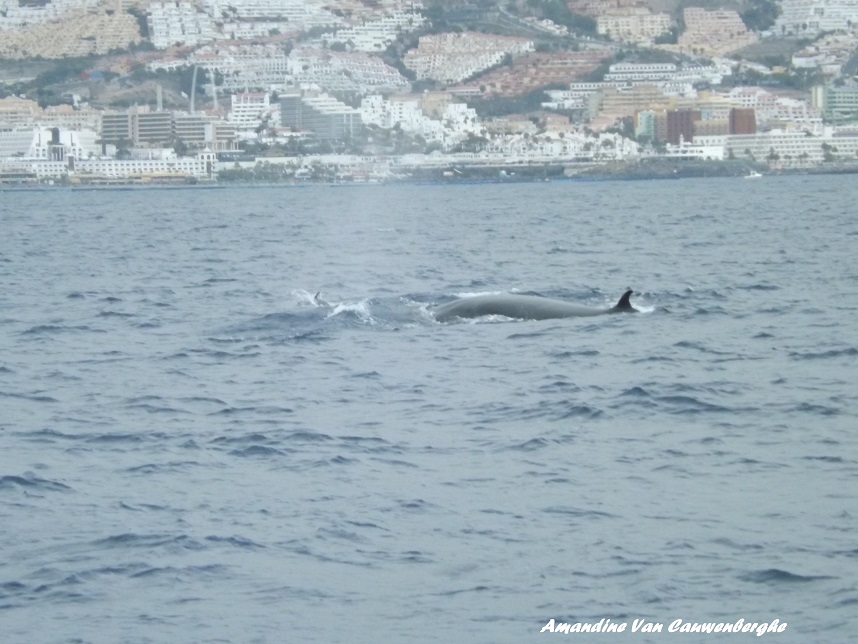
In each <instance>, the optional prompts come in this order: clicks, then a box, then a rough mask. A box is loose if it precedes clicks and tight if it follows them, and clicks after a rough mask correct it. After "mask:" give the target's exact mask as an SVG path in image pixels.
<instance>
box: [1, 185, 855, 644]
mask: <svg viewBox="0 0 858 644" xmlns="http://www.w3.org/2000/svg"><path fill="white" fill-rule="evenodd" d="M856 198H858V190H856V179H855V178H854V177H836V176H792V177H774V176H771V177H764V178H762V179H758V180H754V181H747V180H744V179H700V180H694V179H682V180H662V181H628V182H623V181H617V182H572V181H568V182H563V181H561V182H552V183H532V184H482V185H458V186H440V185H420V186H413V185H412V186H402V185H396V186H366V187H336V186H313V187H304V188H296V187H282V188H276V187H267V188H265V187H257V188H251V187H246V188H229V189H220V188H215V189H194V188H189V189H180V190H179V189H163V190H159V189H148V190H89V191H87V190H68V189H62V188H56V189H50V190H44V191H26V190H25V191H6V192H0V641H2V643H3V644H41V643H60V642H63V643H64V642H78V643H97V644H101V643H123V644H124V643H141V644H142V643H157V644H160V643H178V642H200V643H208V642H237V643H244V642H271V643H280V642H308V643H331V642H336V643H339V642H342V643H355V644H363V643H367V644H370V643H382V642H427V643H428V642H431V643H435V642H439V643H440V642H443V643H451V642H452V643H458V642H463V643H464V642H478V643H524V642H541V641H545V640H546V639H552V638H553V639H557V637H560V639H561V640H562V639H563V638H564V637H565V639H566V640H568V641H587V642H635V643H640V644H643V643H644V642H656V643H661V642H683V643H695V644H696V643H699V642H721V641H724V642H738V641H743V642H751V641H773V642H778V643H779V644H783V643H790V644H792V643H802V644H806V643H811V644H814V643H826V644H827V643H835V644H837V643H844V644H845V643H849V642H854V641H856V639H858V385H856V383H858V378H856V375H858V324H856V316H858V259H856V258H858V253H856V243H858V217H856V210H855V204H856ZM626 287H631V288H633V289H634V290H635V293H636V295H635V296H634V297H633V298H632V303H633V304H634V305H635V306H636V307H637V308H638V309H640V311H641V312H640V313H639V314H636V315H609V316H600V317H596V318H580V319H564V320H547V321H522V320H511V319H506V318H499V317H493V318H486V319H478V320H470V321H454V322H450V323H445V324H440V323H438V322H436V321H435V320H434V319H433V317H432V315H431V307H432V305H433V304H436V303H440V302H445V301H449V300H451V299H452V298H454V297H457V296H463V295H468V294H478V293H498V292H510V291H518V292H524V293H539V294H542V295H546V296H550V297H555V298H561V299H565V300H569V301H572V302H575V303H577V304H582V305H589V306H597V307H610V306H612V305H613V304H614V303H615V302H616V300H617V298H618V297H619V296H620V294H621V293H622V292H623V290H624V289H625V288H626ZM317 292H320V296H319V298H320V300H322V301H315V300H314V295H315V294H316V293H317ZM551 620H554V625H557V626H559V625H560V624H564V623H565V624H569V625H573V628H574V624H579V626H578V628H581V626H580V624H590V625H593V624H596V623H598V622H599V621H600V620H611V622H613V623H614V624H626V625H627V628H626V629H625V631H622V632H613V633H593V632H589V633H587V632H585V633H577V632H573V633H570V634H563V633H559V634H558V633H556V632H555V633H551V632H550V631H551V630H552V629H551V628H549V629H548V630H546V631H544V632H541V631H543V629H544V628H545V627H546V626H547V625H549V624H551V623H552V622H551ZM635 620H645V621H646V623H652V624H654V625H655V624H662V627H663V630H662V631H661V632H657V631H656V632H646V633H644V632H643V630H642V629H639V630H638V631H637V632H632V626H633V623H638V624H640V623H641V622H635ZM676 620H681V622H679V624H705V623H717V624H729V625H735V624H736V623H737V622H739V620H743V621H742V623H741V624H740V630H741V625H744V624H769V625H771V623H773V622H774V620H778V624H780V625H782V624H783V623H786V624H787V626H786V628H785V630H782V631H781V632H779V633H778V632H767V633H764V634H762V635H760V634H758V633H757V632H740V633H730V634H728V633H723V632H722V633H720V634H719V633H713V634H709V635H706V634H701V633H696V634H695V633H688V632H671V631H670V630H669V627H670V626H671V625H672V624H674V623H676ZM603 623H606V622H603Z"/></svg>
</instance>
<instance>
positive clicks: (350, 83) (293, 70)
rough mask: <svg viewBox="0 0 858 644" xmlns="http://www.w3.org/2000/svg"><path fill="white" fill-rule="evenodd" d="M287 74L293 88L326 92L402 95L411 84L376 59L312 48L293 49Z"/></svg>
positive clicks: (397, 72) (364, 55)
mask: <svg viewBox="0 0 858 644" xmlns="http://www.w3.org/2000/svg"><path fill="white" fill-rule="evenodd" d="M287 73H288V76H289V78H290V80H291V82H292V84H294V85H311V84H312V85H318V86H319V87H320V88H322V90H324V91H326V92H337V91H339V92H353V93H357V94H369V93H373V92H380V91H386V92H403V91H408V90H409V89H410V88H411V83H410V82H409V81H408V79H407V78H405V77H404V76H403V75H402V74H400V73H399V70H397V69H395V68H394V67H391V66H390V65H388V64H386V63H385V62H384V61H383V60H381V58H379V57H378V56H370V55H369V54H366V53H363V52H359V51H354V52H337V51H329V50H325V49H320V48H314V47H300V48H296V49H294V50H292V52H291V53H290V54H289V59H288V63H287Z"/></svg>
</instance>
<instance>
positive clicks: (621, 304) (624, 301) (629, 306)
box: [614, 289, 637, 312]
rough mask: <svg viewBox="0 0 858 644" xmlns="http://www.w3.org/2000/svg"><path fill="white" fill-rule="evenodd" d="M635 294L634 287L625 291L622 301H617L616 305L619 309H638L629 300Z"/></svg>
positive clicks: (630, 310)
mask: <svg viewBox="0 0 858 644" xmlns="http://www.w3.org/2000/svg"><path fill="white" fill-rule="evenodd" d="M632 295H634V291H632V289H628V290H627V291H626V292H625V293H623V295H622V297H621V298H620V301H619V302H617V305H616V306H615V307H614V308H615V309H616V310H617V311H629V312H633V311H636V310H637V309H636V308H635V307H633V306H632V303H631V302H630V301H629V298H631V296H632Z"/></svg>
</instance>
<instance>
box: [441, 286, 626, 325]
mask: <svg viewBox="0 0 858 644" xmlns="http://www.w3.org/2000/svg"><path fill="white" fill-rule="evenodd" d="M632 295H634V292H633V291H632V289H628V290H626V292H625V293H623V294H622V296H621V297H620V299H619V301H618V302H617V303H616V305H614V306H612V307H610V308H594V307H591V306H581V305H580V304H573V303H572V302H564V301H563V300H554V299H551V298H548V297H542V296H541V295H519V294H516V293H509V294H503V295H474V296H471V297H463V298H459V299H458V300H453V301H452V302H447V303H445V304H441V305H439V306H438V307H436V308H435V309H434V310H433V311H432V314H433V315H434V317H435V319H436V320H437V321H438V322H449V321H450V320H455V319H457V318H479V317H483V316H485V315H503V316H504V317H508V318H516V319H521V320H552V319H557V318H583V317H592V316H594V315H606V314H610V313H637V309H636V308H634V307H633V306H632V304H631V302H630V301H629V300H630V298H631V296H632Z"/></svg>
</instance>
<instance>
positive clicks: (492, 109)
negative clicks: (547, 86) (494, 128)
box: [468, 89, 551, 118]
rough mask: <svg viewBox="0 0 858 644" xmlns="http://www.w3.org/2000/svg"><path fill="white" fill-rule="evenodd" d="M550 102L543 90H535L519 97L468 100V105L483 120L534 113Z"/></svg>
mask: <svg viewBox="0 0 858 644" xmlns="http://www.w3.org/2000/svg"><path fill="white" fill-rule="evenodd" d="M550 100H551V97H550V96H548V94H546V93H545V91H544V90H542V89H536V90H533V91H530V92H527V93H525V94H521V95H519V96H495V97H493V98H479V99H469V100H468V105H469V106H470V107H472V108H474V110H476V112H477V114H478V115H479V116H480V117H481V118H485V117H493V116H506V115H507V114H521V113H525V112H535V111H538V110H540V109H542V103H545V102H546V101H550Z"/></svg>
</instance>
